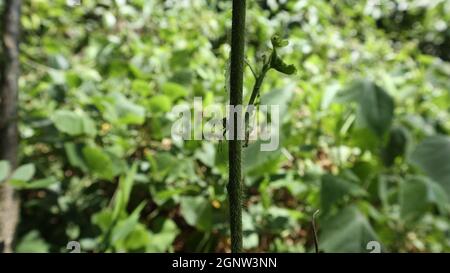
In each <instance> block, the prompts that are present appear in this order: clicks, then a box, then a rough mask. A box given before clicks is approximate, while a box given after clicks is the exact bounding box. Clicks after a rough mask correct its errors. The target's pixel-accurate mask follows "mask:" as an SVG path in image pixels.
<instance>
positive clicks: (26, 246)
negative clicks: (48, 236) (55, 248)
mask: <svg viewBox="0 0 450 273" xmlns="http://www.w3.org/2000/svg"><path fill="white" fill-rule="evenodd" d="M15 251H16V252H17V253H48V252H49V245H48V244H47V243H46V242H45V241H44V240H43V239H42V237H41V236H40V234H39V232H38V231H37V230H33V231H30V232H29V233H27V234H26V235H25V236H23V238H22V239H21V240H20V242H19V243H18V245H17V247H16V249H15Z"/></svg>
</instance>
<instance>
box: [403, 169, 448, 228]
mask: <svg viewBox="0 0 450 273" xmlns="http://www.w3.org/2000/svg"><path fill="white" fill-rule="evenodd" d="M399 192H400V193H399V204H400V215H401V217H402V219H403V220H405V221H414V220H417V219H419V218H420V217H421V216H423V215H424V214H425V212H427V211H428V210H429V208H430V207H431V205H436V206H437V207H438V208H439V209H440V210H441V212H442V211H444V208H445V205H446V204H447V203H448V198H447V195H446V193H445V191H444V190H443V189H442V187H440V185H439V184H437V183H436V182H433V181H431V180H429V179H427V178H426V177H411V178H408V179H407V180H405V181H402V183H401V184H400V191H399Z"/></svg>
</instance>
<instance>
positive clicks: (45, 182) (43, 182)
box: [11, 176, 58, 189]
mask: <svg viewBox="0 0 450 273" xmlns="http://www.w3.org/2000/svg"><path fill="white" fill-rule="evenodd" d="M57 182H58V180H57V179H56V178H55V177H53V176H51V177H47V178H43V179H38V180H34V181H31V182H26V181H23V180H11V185H13V186H14V187H15V188H16V189H45V188H47V187H49V186H51V185H53V184H55V183H57Z"/></svg>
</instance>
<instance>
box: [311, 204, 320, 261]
mask: <svg viewBox="0 0 450 273" xmlns="http://www.w3.org/2000/svg"><path fill="white" fill-rule="evenodd" d="M317 214H319V210H316V211H315V212H314V214H313V216H312V229H313V234H314V248H315V250H316V253H319V240H318V239H317V229H316V216H317Z"/></svg>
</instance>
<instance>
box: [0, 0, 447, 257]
mask: <svg viewBox="0 0 450 273" xmlns="http://www.w3.org/2000/svg"><path fill="white" fill-rule="evenodd" d="M230 2H231V1H218V0H190V1H182V0H176V1H174V0H166V1H162V0H151V1H144V0H130V1H126V0H115V1H114V0H98V1H93V0H83V1H82V3H81V4H80V5H77V6H68V5H67V3H66V1H63V0H55V1H46V0H30V1H24V6H23V15H22V24H23V35H22V43H21V58H20V60H21V64H22V75H21V78H20V88H21V91H20V132H21V147H20V151H21V153H20V158H21V162H22V165H21V167H20V168H18V169H17V170H10V168H9V166H8V164H7V163H5V162H0V181H1V180H2V179H3V180H4V179H5V178H6V177H8V176H9V175H12V177H13V179H12V180H11V181H12V183H13V184H14V185H15V186H16V187H17V188H18V189H19V190H20V192H21V199H22V208H21V219H20V225H19V229H18V244H17V247H16V250H17V251H32V252H45V251H51V252H68V250H67V249H66V245H67V243H68V242H69V241H73V240H76V241H79V242H80V243H81V249H82V251H93V252H103V251H107V252H121V251H126V252H141V251H148V252H164V251H196V252H214V251H217V252H223V251H229V244H230V242H229V239H228V237H229V234H228V221H227V217H228V216H227V211H228V209H227V202H226V183H227V163H226V162H227V159H226V156H227V152H226V146H225V143H214V142H207V141H185V142H179V141H174V140H172V139H171V136H170V128H171V126H172V123H173V121H174V117H173V116H171V115H170V114H169V113H168V112H169V111H170V109H171V108H172V106H174V105H177V104H179V103H189V104H191V103H192V101H193V98H194V96H201V97H203V99H204V103H205V104H211V103H213V102H216V103H222V104H226V103H227V99H228V93H227V92H226V87H225V80H226V67H227V60H228V55H229V45H228V43H227V42H228V40H229V35H228V33H229V29H230V24H231V19H230V17H231V3H230ZM449 16H450V2H449V1H444V0H441V1H440V0H435V1H420V0H401V1H392V0H380V1H375V0H367V1H364V0H362V1H357V0H332V1H329V0H295V1H294V0H292V1H291V0H284V1H281V0H278V1H277V0H267V1H249V7H248V20H247V35H248V37H247V44H248V46H247V58H248V61H249V63H250V64H251V65H252V66H256V67H257V66H258V65H257V63H260V62H261V60H262V57H261V54H262V53H263V52H266V51H267V49H268V48H269V47H270V44H269V43H270V37H272V35H274V34H280V35H282V36H287V37H288V38H289V42H290V43H289V45H287V46H286V47H284V48H280V49H279V54H280V55H283V59H284V60H286V62H288V63H292V64H294V65H295V67H297V70H298V72H297V74H296V75H293V76H284V75H282V74H280V73H273V74H270V73H269V74H268V75H267V77H266V79H265V82H264V85H263V86H262V97H261V103H262V104H264V103H269V104H279V105H280V107H281V109H283V110H282V112H281V113H282V128H281V129H282V136H281V145H280V148H279V149H278V150H276V151H274V152H261V151H259V146H258V143H251V144H250V146H249V147H248V148H245V149H244V162H245V163H244V169H245V185H246V189H245V204H244V205H245V210H244V219H243V228H244V247H245V249H246V251H280V252H283V251H286V252H309V251H313V241H312V231H311V217H312V214H313V213H314V212H315V211H316V210H317V209H320V214H319V217H318V218H317V225H318V227H319V243H320V248H321V250H323V251H325V252H347V251H349V252H368V250H367V249H366V245H367V243H368V242H369V241H372V240H377V241H379V242H380V243H381V245H382V249H383V251H390V252H398V251H399V252H425V251H431V252H441V251H450V221H449V202H448V201H449V196H450V165H449V164H450V137H449V136H448V135H449V133H450V112H449V110H450V81H449V78H450V63H449V62H448V61H449V60H450V56H449V52H450V26H449V24H450V17H449ZM245 79H246V80H245V92H246V95H247V96H249V95H250V94H249V93H250V92H251V87H252V85H253V78H252V74H251V71H250V70H249V69H247V70H246V75H245ZM11 173H12V174H11ZM0 183H1V182H0Z"/></svg>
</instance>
